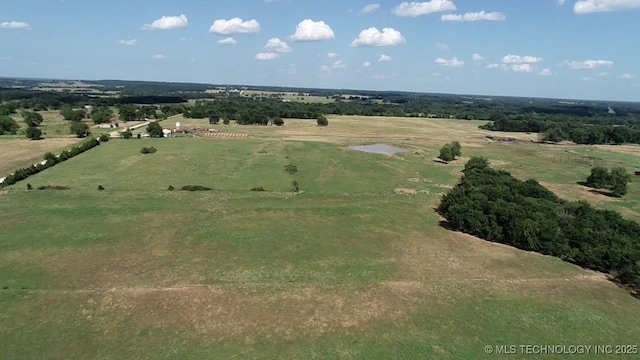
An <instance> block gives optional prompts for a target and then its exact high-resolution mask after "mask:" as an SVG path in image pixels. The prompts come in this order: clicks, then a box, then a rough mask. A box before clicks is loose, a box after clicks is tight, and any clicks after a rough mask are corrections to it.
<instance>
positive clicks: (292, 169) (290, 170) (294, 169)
mask: <svg viewBox="0 0 640 360" xmlns="http://www.w3.org/2000/svg"><path fill="white" fill-rule="evenodd" d="M284 171H286V172H288V173H289V175H293V174H295V173H297V172H298V167H297V166H295V165H293V164H287V165H285V166H284Z"/></svg>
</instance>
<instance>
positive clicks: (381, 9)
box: [0, 0, 640, 101]
mask: <svg viewBox="0 0 640 360" xmlns="http://www.w3.org/2000/svg"><path fill="white" fill-rule="evenodd" d="M638 20H640V0H580V1H576V0H430V1H414V2H403V1H398V0H364V1H363V0H181V1H177V0H174V1H170V0H135V1H134V0H109V1H93V0H92V1H88V0H0V44H2V45H1V46H0V76H3V77H29V78H55V79H69V80H101V79H120V80H149V81H171V82H197V83H212V84H242V85H266V86H288V87H307V88H331V89H366V90H392V91H411V92H426V93H452V94H475V95H503V96H525V97H545V98H563V99H589V100H591V99H593V100H618V101H640V46H638V44H639V42H638V41H639V40H638V39H640V22H639V21H638Z"/></svg>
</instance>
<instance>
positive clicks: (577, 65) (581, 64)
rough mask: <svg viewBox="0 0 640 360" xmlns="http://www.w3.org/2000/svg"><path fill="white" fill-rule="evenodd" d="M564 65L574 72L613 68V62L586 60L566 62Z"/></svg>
mask: <svg viewBox="0 0 640 360" xmlns="http://www.w3.org/2000/svg"><path fill="white" fill-rule="evenodd" d="M562 65H566V66H568V67H569V68H571V69H573V70H582V69H595V68H599V67H608V68H612V67H613V61H610V60H585V61H565V62H563V63H562Z"/></svg>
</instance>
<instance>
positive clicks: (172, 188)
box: [167, 185, 175, 191]
mask: <svg viewBox="0 0 640 360" xmlns="http://www.w3.org/2000/svg"><path fill="white" fill-rule="evenodd" d="M173 190H175V188H174V187H173V186H171V185H169V188H168V189H167V191H173Z"/></svg>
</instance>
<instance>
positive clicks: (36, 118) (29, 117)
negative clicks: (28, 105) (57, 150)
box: [20, 111, 44, 127]
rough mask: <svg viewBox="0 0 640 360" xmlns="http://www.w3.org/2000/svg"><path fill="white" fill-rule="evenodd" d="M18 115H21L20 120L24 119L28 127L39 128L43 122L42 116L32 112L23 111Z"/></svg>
mask: <svg viewBox="0 0 640 360" xmlns="http://www.w3.org/2000/svg"><path fill="white" fill-rule="evenodd" d="M20 115H22V119H24V122H25V123H26V124H27V126H29V127H35V126H39V125H40V124H42V122H43V121H44V119H43V118H42V115H40V114H38V113H35V112H33V111H23V112H21V113H20Z"/></svg>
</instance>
